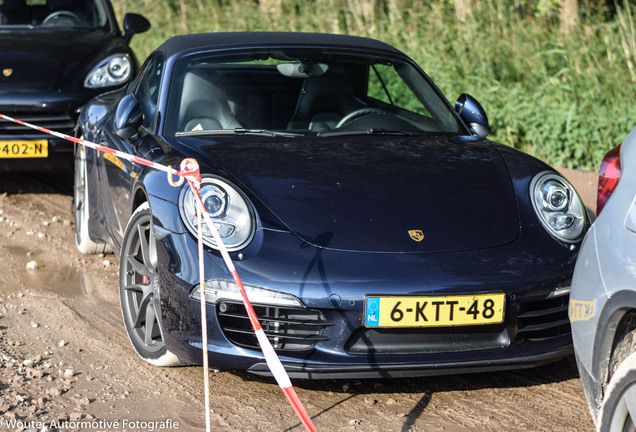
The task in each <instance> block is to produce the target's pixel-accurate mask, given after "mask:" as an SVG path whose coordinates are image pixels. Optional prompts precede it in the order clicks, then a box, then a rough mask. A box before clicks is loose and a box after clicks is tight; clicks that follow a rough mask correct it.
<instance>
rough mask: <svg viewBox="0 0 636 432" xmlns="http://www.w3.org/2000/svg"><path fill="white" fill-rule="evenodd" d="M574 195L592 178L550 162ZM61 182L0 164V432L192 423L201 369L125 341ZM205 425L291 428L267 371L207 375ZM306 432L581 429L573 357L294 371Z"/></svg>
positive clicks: (107, 279)
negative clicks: (503, 364)
mask: <svg viewBox="0 0 636 432" xmlns="http://www.w3.org/2000/svg"><path fill="white" fill-rule="evenodd" d="M562 172H563V173H564V174H565V175H566V176H567V177H568V178H569V179H570V180H571V181H572V182H573V183H574V184H575V186H576V187H577V189H578V190H579V192H580V193H581V195H582V197H583V199H584V201H585V203H586V205H587V206H588V207H592V208H593V206H594V205H595V202H594V199H595V187H596V178H595V176H594V175H592V174H585V173H580V172H576V171H569V170H562ZM71 187H72V185H71V183H70V179H67V178H64V177H58V178H57V180H55V181H51V180H50V178H49V177H39V178H38V177H33V176H27V175H6V174H0V431H22V430H28V431H53V430H59V431H74V430H83V431H96V430H100V431H144V432H145V431H157V430H162V431H181V432H185V431H197V430H204V425H205V421H204V402H203V400H204V391H203V376H204V375H203V374H204V372H203V370H202V368H200V367H182V368H171V369H166V368H158V367H154V366H151V365H148V364H147V363H145V362H143V361H142V360H141V359H139V358H138V357H137V355H136V354H135V353H134V352H133V350H132V348H131V346H130V343H129V341H128V339H127V336H126V334H125V330H124V327H123V323H122V319H121V313H120V310H119V298H118V294H117V272H118V263H117V258H116V257H115V256H114V255H102V256H84V255H81V254H79V253H78V252H77V251H76V249H75V245H74V239H73V232H74V231H73V230H74V227H73V224H72V220H73V216H72V209H71V201H72V199H71ZM208 375H209V378H210V386H211V401H210V407H211V416H212V418H211V421H212V430H214V431H235V430H240V431H302V430H303V427H302V426H301V425H300V423H299V421H298V420H297V418H296V417H295V415H294V414H293V411H292V409H291V408H290V406H289V405H288V403H287V402H286V399H285V398H284V396H283V394H282V392H281V391H280V389H279V388H278V386H277V385H276V384H275V382H274V381H273V380H272V379H267V378H260V377H255V376H252V375H249V374H247V373H244V372H239V371H222V372H215V371H210V372H208ZM294 386H295V388H296V391H297V393H298V395H299V397H300V399H301V400H302V401H303V403H304V404H305V407H306V409H307V411H308V412H309V414H310V416H311V417H312V419H313V421H314V423H315V425H316V427H317V428H318V430H319V431H346V430H352V431H379V432H380V431H381V432H389V431H427V432H432V431H451V432H461V431H476V430H480V431H507V432H513V431H524V432H525V431H550V432H566V431H576V432H582V431H592V430H593V429H594V428H593V424H592V421H591V418H590V415H589V412H588V408H587V405H586V403H585V398H584V396H583V391H582V389H581V384H580V381H579V378H578V374H577V370H576V366H575V364H574V359H573V358H568V359H565V360H563V361H560V362H558V363H555V364H551V365H547V366H544V367H540V368H535V369H528V370H520V371H514V372H502V373H482V374H471V375H458V376H449V377H430V378H416V379H394V380H363V381H358V380H349V381H347V380H339V381H337V380H323V381H295V382H294Z"/></svg>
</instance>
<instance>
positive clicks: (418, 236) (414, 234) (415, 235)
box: [409, 230, 424, 242]
mask: <svg viewBox="0 0 636 432" xmlns="http://www.w3.org/2000/svg"><path fill="white" fill-rule="evenodd" d="M409 236H411V238H412V239H413V240H415V241H416V242H421V241H422V240H424V233H423V232H422V231H420V230H409Z"/></svg>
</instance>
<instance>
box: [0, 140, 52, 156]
mask: <svg viewBox="0 0 636 432" xmlns="http://www.w3.org/2000/svg"><path fill="white" fill-rule="evenodd" d="M48 156H49V142H48V141H47V140H35V141H26V140H16V141H0V159H4V158H45V157H48Z"/></svg>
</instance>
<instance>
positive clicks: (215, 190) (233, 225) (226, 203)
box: [179, 177, 255, 252]
mask: <svg viewBox="0 0 636 432" xmlns="http://www.w3.org/2000/svg"><path fill="white" fill-rule="evenodd" d="M201 199H202V201H203V204H204V205H205V208H206V210H207V211H208V214H209V215H210V218H211V219H212V222H213V223H214V225H215V226H216V229H217V230H218V232H219V235H220V236H221V239H222V240H223V244H224V245H225V247H226V248H227V250H228V251H230V252H233V251H237V250H240V249H243V248H244V247H245V246H247V245H248V244H249V242H250V241H251V240H252V238H253V237H254V225H255V224H254V214H253V212H252V209H251V207H250V206H249V205H248V203H247V201H246V200H245V199H244V198H243V196H242V195H241V194H240V193H239V192H238V190H237V189H236V188H235V187H233V186H231V185H230V184H229V183H227V182H226V181H224V180H221V179H219V178H216V177H203V179H202V181H201ZM179 212H180V213H181V218H182V219H183V221H184V222H185V225H186V227H187V228H188V230H189V231H190V232H191V233H192V234H193V235H194V236H197V207H196V200H195V198H194V195H192V191H191V190H190V187H189V186H188V185H185V186H184V187H183V189H181V194H180V195H179ZM203 243H205V244H206V245H208V246H210V247H211V248H214V249H218V248H219V247H218V245H217V244H216V242H215V241H214V237H213V236H212V233H211V232H210V230H209V229H208V227H207V224H206V223H205V220H204V221H203Z"/></svg>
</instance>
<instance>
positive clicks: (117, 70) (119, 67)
mask: <svg viewBox="0 0 636 432" xmlns="http://www.w3.org/2000/svg"><path fill="white" fill-rule="evenodd" d="M131 76H132V64H131V61H130V56H129V55H128V54H115V55H112V56H110V57H107V58H105V59H104V60H102V61H101V62H99V63H98V64H97V65H96V66H95V67H94V68H93V69H92V70H91V71H90V72H89V73H88V75H87V76H86V79H85V80H84V87H87V88H100V87H109V86H116V85H120V84H124V83H125V82H126V81H128V79H129V78H130V77H131Z"/></svg>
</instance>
